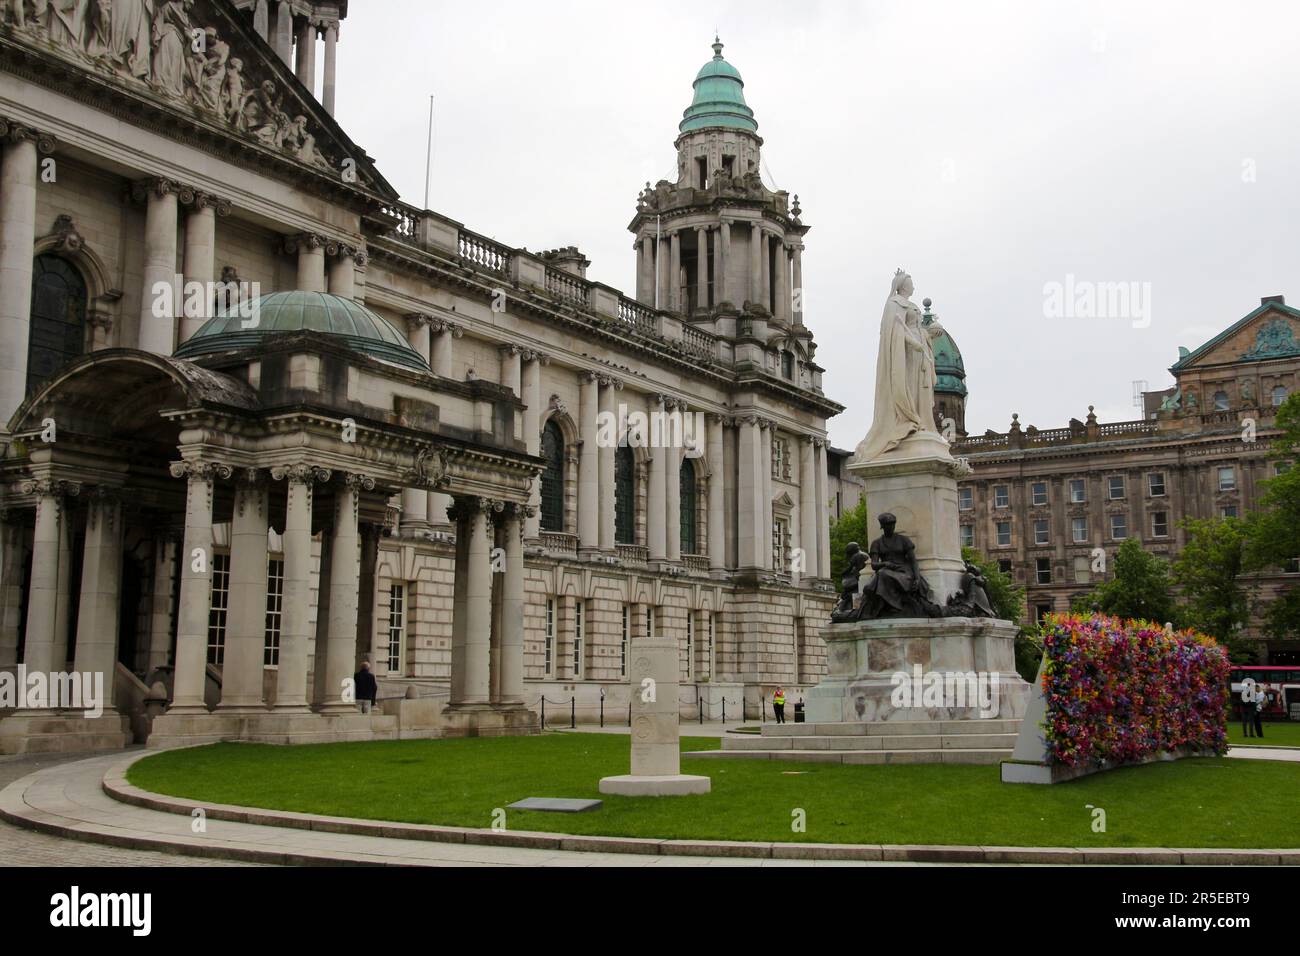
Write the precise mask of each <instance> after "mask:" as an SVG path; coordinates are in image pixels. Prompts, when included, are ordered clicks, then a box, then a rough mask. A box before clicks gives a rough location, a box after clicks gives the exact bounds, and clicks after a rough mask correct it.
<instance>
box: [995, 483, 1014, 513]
mask: <svg viewBox="0 0 1300 956" xmlns="http://www.w3.org/2000/svg"><path fill="white" fill-rule="evenodd" d="M1010 506H1011V495H1010V493H1009V492H1008V491H1007V486H1006V485H994V486H993V507H994V508H1009V507H1010Z"/></svg>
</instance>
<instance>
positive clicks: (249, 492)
mask: <svg viewBox="0 0 1300 956" xmlns="http://www.w3.org/2000/svg"><path fill="white" fill-rule="evenodd" d="M234 477H235V511H236V513H237V514H239V515H240V516H241V517H242V516H243V514H244V512H245V511H246V510H247V509H248V506H249V504H250V502H251V503H252V504H254V505H255V506H256V507H257V513H258V515H259V516H260V515H261V514H262V513H263V511H264V510H265V508H266V487H267V480H266V472H264V471H262V469H260V468H240V469H238V470H236V472H235V476H234Z"/></svg>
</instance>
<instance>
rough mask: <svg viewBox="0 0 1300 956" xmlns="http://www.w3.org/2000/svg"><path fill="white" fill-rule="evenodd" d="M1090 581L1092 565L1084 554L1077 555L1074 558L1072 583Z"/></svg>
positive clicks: (1086, 582) (1087, 582)
mask: <svg viewBox="0 0 1300 956" xmlns="http://www.w3.org/2000/svg"><path fill="white" fill-rule="evenodd" d="M1091 582H1092V567H1091V564H1090V562H1089V561H1088V559H1087V558H1086V557H1085V556H1084V555H1082V554H1081V555H1079V556H1078V557H1076V558H1075V559H1074V583H1075V584H1089V583H1091Z"/></svg>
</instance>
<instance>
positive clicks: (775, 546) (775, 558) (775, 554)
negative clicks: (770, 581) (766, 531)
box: [772, 518, 789, 574]
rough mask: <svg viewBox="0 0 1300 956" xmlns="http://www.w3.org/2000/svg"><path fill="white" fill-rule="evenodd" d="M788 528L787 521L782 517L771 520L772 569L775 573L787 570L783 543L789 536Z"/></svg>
mask: <svg viewBox="0 0 1300 956" xmlns="http://www.w3.org/2000/svg"><path fill="white" fill-rule="evenodd" d="M788 528H789V523H788V522H787V521H786V520H785V519H784V518H776V519H775V520H773V522H772V570H773V571H775V572H776V573H777V574H784V573H785V572H786V570H787V568H786V562H785V545H786V539H787V538H788V537H789V533H788V531H787V529H788Z"/></svg>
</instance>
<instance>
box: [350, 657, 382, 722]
mask: <svg viewBox="0 0 1300 956" xmlns="http://www.w3.org/2000/svg"><path fill="white" fill-rule="evenodd" d="M353 680H354V682H355V683H356V688H357V703H358V704H360V705H361V713H363V714H368V713H370V710H371V708H373V707H374V706H375V700H376V698H377V697H378V695H379V682H378V681H377V680H375V675H374V674H372V673H370V661H362V662H361V670H359V671H357V673H356V676H355V677H354V678H353Z"/></svg>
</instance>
